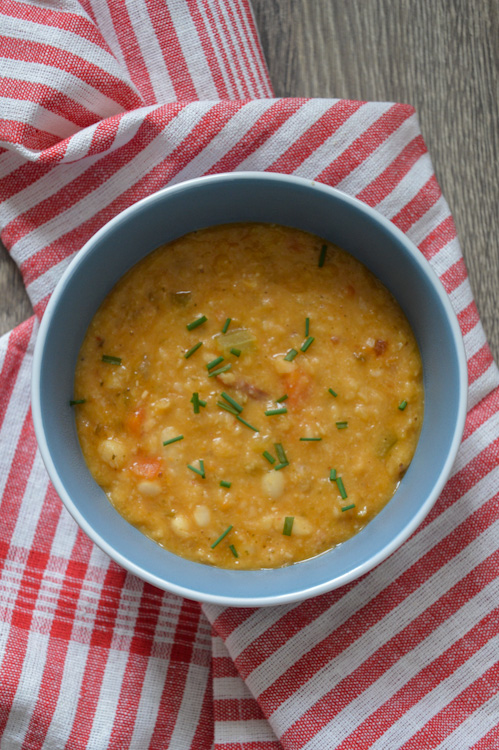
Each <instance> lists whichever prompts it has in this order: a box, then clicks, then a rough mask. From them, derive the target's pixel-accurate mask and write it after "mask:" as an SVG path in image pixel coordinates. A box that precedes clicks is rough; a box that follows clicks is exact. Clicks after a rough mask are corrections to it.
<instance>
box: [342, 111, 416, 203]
mask: <svg viewBox="0 0 499 750" xmlns="http://www.w3.org/2000/svg"><path fill="white" fill-rule="evenodd" d="M417 135H420V132H419V129H418V122H417V117H416V115H412V116H411V117H409V118H408V119H407V120H404V121H403V123H402V124H401V125H400V126H399V127H398V128H397V130H395V132H393V133H391V134H390V135H389V136H388V138H387V139H386V140H384V141H383V142H382V143H380V145H379V146H378V147H377V149H376V150H375V151H373V153H372V154H370V155H369V156H368V157H367V158H366V159H364V161H363V162H362V163H361V164H359V166H358V167H356V169H354V170H353V172H350V174H348V175H347V176H346V177H345V178H344V179H343V180H341V181H340V182H338V183H337V185H336V187H337V188H338V190H343V191H344V192H345V193H348V194H349V195H358V194H359V193H360V192H362V190H364V189H365V188H366V187H367V186H368V185H370V184H371V183H372V182H373V181H374V180H375V179H376V178H377V177H379V175H380V174H381V173H382V172H384V170H385V169H386V168H387V167H388V166H390V165H391V164H392V162H394V161H395V159H397V157H398V156H399V155H400V154H401V153H402V151H403V150H404V148H405V147H406V146H407V145H408V144H409V143H410V142H411V141H413V140H414V138H415V137H416V136H417ZM419 159H421V156H419V157H418V161H419Z"/></svg>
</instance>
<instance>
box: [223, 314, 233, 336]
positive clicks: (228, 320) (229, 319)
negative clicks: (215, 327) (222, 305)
mask: <svg viewBox="0 0 499 750" xmlns="http://www.w3.org/2000/svg"><path fill="white" fill-rule="evenodd" d="M231 320H232V318H227V320H226V321H225V323H224V327H223V328H222V333H227V328H228V327H229V326H230V322H231Z"/></svg>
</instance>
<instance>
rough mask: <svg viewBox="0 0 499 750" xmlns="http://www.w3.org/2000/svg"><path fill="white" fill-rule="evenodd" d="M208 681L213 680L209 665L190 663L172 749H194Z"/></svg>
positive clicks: (171, 745)
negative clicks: (194, 740)
mask: <svg viewBox="0 0 499 750" xmlns="http://www.w3.org/2000/svg"><path fill="white" fill-rule="evenodd" d="M208 679H210V680H211V673H210V671H209V665H208V664H207V665H206V666H200V665H198V664H193V663H192V661H191V662H190V663H189V667H188V672H187V679H186V681H185V683H184V687H183V690H182V701H181V703H180V708H179V711H178V714H177V717H176V720H175V727H174V729H173V732H172V736H171V740H170V747H171V748H179V750H180V748H186V750H187V748H191V747H193V739H194V735H195V733H196V731H197V728H198V724H199V717H200V716H201V709H202V707H203V699H204V695H205V692H206V689H207V682H208ZM143 747H144V745H142V748H143ZM142 748H141V747H140V746H137V750H142Z"/></svg>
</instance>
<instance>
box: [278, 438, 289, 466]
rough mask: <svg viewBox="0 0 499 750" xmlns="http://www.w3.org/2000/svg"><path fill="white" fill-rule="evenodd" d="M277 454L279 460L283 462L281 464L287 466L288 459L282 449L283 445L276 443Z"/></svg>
mask: <svg viewBox="0 0 499 750" xmlns="http://www.w3.org/2000/svg"><path fill="white" fill-rule="evenodd" d="M274 448H275V452H276V453H277V458H278V459H279V461H280V462H281V464H287V463H289V462H288V459H287V456H286V454H285V452H284V448H283V447H282V443H274Z"/></svg>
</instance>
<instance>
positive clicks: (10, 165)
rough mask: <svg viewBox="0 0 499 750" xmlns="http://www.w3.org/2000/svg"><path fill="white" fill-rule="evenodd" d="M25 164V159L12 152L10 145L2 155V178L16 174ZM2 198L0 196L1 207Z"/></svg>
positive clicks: (0, 158) (0, 175) (0, 164)
mask: <svg viewBox="0 0 499 750" xmlns="http://www.w3.org/2000/svg"><path fill="white" fill-rule="evenodd" d="M23 164H24V159H23V158H22V157H21V156H19V154H17V153H16V152H15V151H12V144H9V146H8V149H7V151H4V152H3V154H0V178H4V177H7V176H8V175H10V174H12V173H13V172H16V171H17V170H18V169H19V167H22V166H23ZM3 200H4V199H3V198H2V196H0V207H1V206H2V202H3Z"/></svg>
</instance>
